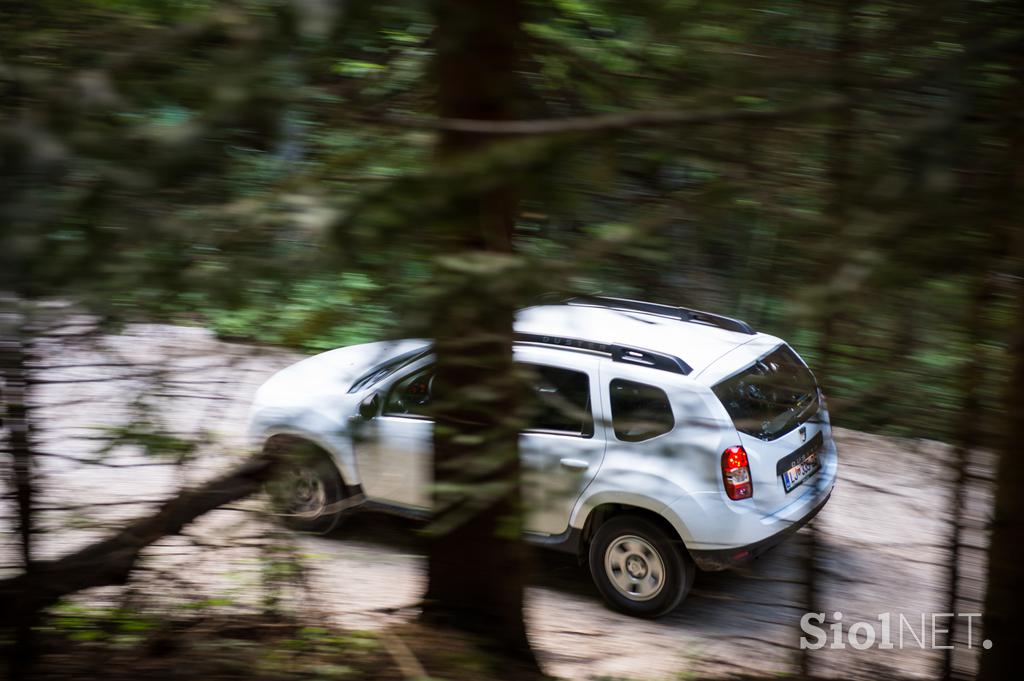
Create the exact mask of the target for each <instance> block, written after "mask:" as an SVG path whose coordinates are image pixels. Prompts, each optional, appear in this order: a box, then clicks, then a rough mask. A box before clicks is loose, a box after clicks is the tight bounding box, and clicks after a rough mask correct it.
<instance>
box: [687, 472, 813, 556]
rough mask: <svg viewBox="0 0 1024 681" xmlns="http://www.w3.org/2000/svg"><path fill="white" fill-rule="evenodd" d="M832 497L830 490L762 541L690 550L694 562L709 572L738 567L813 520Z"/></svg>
mask: <svg viewBox="0 0 1024 681" xmlns="http://www.w3.org/2000/svg"><path fill="white" fill-rule="evenodd" d="M831 497H832V490H829V491H828V494H826V495H825V498H824V499H822V500H821V501H820V502H819V503H818V505H817V506H815V507H814V508H813V509H811V510H810V511H809V512H808V513H806V514H804V515H803V516H802V517H801V518H800V519H798V520H794V521H793V522H792V523H790V524H788V525H787V526H786V527H785V528H784V529H782V530H780V531H778V532H776V533H775V534H773V535H771V536H769V537H765V538H764V539H762V540H760V541H756V542H754V543H753V544H747V545H746V546H733V547H730V548H727V549H714V550H690V557H691V558H693V562H695V563H696V564H697V567H699V568H700V569H701V570H705V571H708V572H711V571H716V570H726V569H728V568H731V567H736V566H737V565H742V564H743V563H746V562H748V561H751V560H753V559H754V558H757V557H758V556H760V555H761V554H763V553H764V552H765V551H767V550H768V549H770V548H772V547H774V546H776V545H777V544H779V543H781V542H782V541H783V540H784V539H786V537H788V536H789V535H791V534H793V533H795V532H796V531H797V530H799V529H800V528H801V527H803V526H804V525H806V524H807V523H809V522H811V520H813V519H814V516H816V515H818V512H819V511H821V509H822V508H824V507H825V504H827V503H828V500H829V499H830V498H831Z"/></svg>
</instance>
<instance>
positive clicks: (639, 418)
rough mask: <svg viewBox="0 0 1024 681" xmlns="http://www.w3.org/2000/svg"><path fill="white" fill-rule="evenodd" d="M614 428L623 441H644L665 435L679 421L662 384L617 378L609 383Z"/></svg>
mask: <svg viewBox="0 0 1024 681" xmlns="http://www.w3.org/2000/svg"><path fill="white" fill-rule="evenodd" d="M609 393H610V396H611V406H612V428H614V430H615V437H617V438H618V439H620V440H622V441H623V442H641V441H643V440H650V439H651V438H652V437H657V436H659V435H664V434H665V433H667V432H669V431H670V430H672V428H673V427H674V426H675V424H676V421H675V418H674V417H673V416H672V405H670V404H669V402H668V395H666V394H665V391H664V390H662V389H661V388H655V387H654V386H653V385H646V384H644V383H635V382H633V381H625V380H623V379H621V378H616V379H615V380H613V381H612V382H611V385H610V386H609Z"/></svg>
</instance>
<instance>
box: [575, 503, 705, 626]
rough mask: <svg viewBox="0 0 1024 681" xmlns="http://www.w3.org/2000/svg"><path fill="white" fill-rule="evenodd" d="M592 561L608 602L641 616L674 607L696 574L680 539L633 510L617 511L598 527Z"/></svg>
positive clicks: (686, 591)
mask: <svg viewBox="0 0 1024 681" xmlns="http://www.w3.org/2000/svg"><path fill="white" fill-rule="evenodd" d="M589 562H590V573H591V575H592V576H593V578H594V583H595V584H596V585H597V588H598V590H599V591H600V592H601V595H602V596H604V599H605V601H607V602H608V604H609V605H610V606H611V607H612V608H614V609H615V610H619V611H620V612H624V613H627V614H629V615H635V616H637V617H661V616H662V615H665V614H667V613H669V612H671V611H672V610H674V609H675V608H676V607H677V606H678V605H679V604H680V603H681V602H682V600H683V599H684V598H685V597H686V594H688V593H689V591H690V587H691V586H692V585H693V578H694V573H695V568H694V565H693V561H692V560H691V559H690V557H689V555H687V553H686V551H685V549H684V548H683V545H682V543H681V542H680V541H679V539H677V538H674V537H670V536H669V535H668V533H666V532H665V531H664V530H663V529H662V528H661V527H659V526H658V525H657V524H656V523H654V522H651V521H650V520H648V519H646V518H643V517H640V516H635V515H620V516H615V517H613V518H611V519H609V520H608V521H607V522H605V523H604V524H602V525H601V526H600V527H599V528H598V530H597V532H596V533H595V534H594V539H593V541H591V542H590V551H589Z"/></svg>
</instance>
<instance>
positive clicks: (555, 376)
mask: <svg viewBox="0 0 1024 681" xmlns="http://www.w3.org/2000/svg"><path fill="white" fill-rule="evenodd" d="M527 366H528V367H529V368H530V369H532V370H533V372H534V374H533V376H534V378H533V384H532V385H531V388H532V395H533V397H534V400H533V404H531V405H530V407H531V413H530V422H529V426H528V427H527V428H528V430H542V431H547V432H556V433H565V434H566V435H576V436H580V437H591V436H592V435H593V434H594V414H593V411H592V410H591V406H590V377H589V376H587V375H586V374H585V373H583V372H582V371H572V370H570V369H557V368H555V367H549V366H544V365H542V364H528V365H527Z"/></svg>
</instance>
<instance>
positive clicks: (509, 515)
mask: <svg viewBox="0 0 1024 681" xmlns="http://www.w3.org/2000/svg"><path fill="white" fill-rule="evenodd" d="M435 8H436V15H437V20H438V28H437V34H436V45H437V62H436V68H437V77H438V104H439V113H440V115H441V116H442V117H444V118H470V119H483V120H501V119H506V118H510V117H512V107H511V102H512V100H513V92H514V88H515V70H514V67H515V63H516V47H517V45H518V43H519V22H520V16H519V9H520V8H519V3H518V2H516V1H515V0H438V1H437V2H435ZM494 142H495V140H494V139H493V138H488V137H484V136H481V135H477V134H472V133H455V132H446V133H442V134H441V137H440V140H439V150H438V151H439V160H440V162H441V163H449V162H456V163H458V162H464V161H465V160H466V159H469V158H473V159H478V160H480V162H481V164H482V165H484V164H483V162H482V161H483V159H484V158H485V157H486V153H487V150H488V149H489V148H490V147H491V145H493V144H494ZM484 172H486V171H484ZM481 184H482V185H486V186H487V188H486V189H482V190H481V191H480V192H479V193H477V194H475V195H474V194H470V195H468V196H467V195H466V194H465V193H463V192H461V191H456V192H453V193H454V194H456V195H457V196H458V197H459V198H457V199H455V200H454V201H453V203H452V204H451V205H450V206H449V210H448V211H447V214H448V216H449V219H448V220H447V221H446V222H445V223H444V224H439V225H438V227H437V235H436V236H437V239H438V245H439V246H440V248H441V250H442V253H443V254H444V255H443V257H441V258H439V261H438V262H439V264H438V274H437V281H436V282H435V283H436V285H437V288H438V290H439V291H440V292H441V295H439V296H438V297H437V298H436V301H435V305H434V309H433V311H432V316H431V320H432V333H433V337H434V339H435V343H436V345H435V348H436V353H437V374H436V378H435V382H434V395H435V403H434V416H435V424H436V425H435V430H434V480H435V485H436V488H435V492H434V504H435V511H436V520H435V523H434V524H433V526H432V542H431V545H430V550H429V559H428V567H429V583H428V586H427V592H426V597H425V605H424V611H423V616H424V619H425V620H426V621H429V622H432V623H440V624H443V625H446V626H451V627H454V628H458V629H462V630H465V631H469V632H472V633H474V634H477V635H480V636H482V637H483V638H484V639H485V640H486V641H487V642H488V644H489V645H490V647H492V648H494V649H495V650H498V651H500V652H502V653H504V654H508V655H512V656H514V657H516V658H518V659H520V660H522V661H523V662H524V664H525V667H526V668H527V669H531V670H535V669H536V662H535V660H534V658H533V654H532V651H531V649H530V645H529V641H528V640H527V636H526V628H525V625H524V622H523V590H524V586H525V573H526V570H525V554H524V551H525V549H524V547H523V546H522V544H521V541H520V533H521V508H520V498H519V452H518V438H519V436H518V433H519V431H520V429H521V422H520V419H519V416H518V411H519V409H518V399H517V396H518V393H519V387H518V381H517V379H516V376H515V374H514V372H513V363H512V341H513V331H512V323H513V317H514V314H515V309H516V307H517V303H518V301H517V295H516V291H517V290H518V288H519V286H518V285H517V284H516V281H517V280H519V277H521V276H522V275H521V274H520V273H518V272H517V271H516V264H515V263H516V260H515V259H514V258H513V257H512V255H511V250H512V229H513V225H514V220H515V208H516V201H515V190H514V187H510V186H497V187H495V186H494V185H493V184H489V183H487V182H482V183H481ZM456 189H459V188H456Z"/></svg>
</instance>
